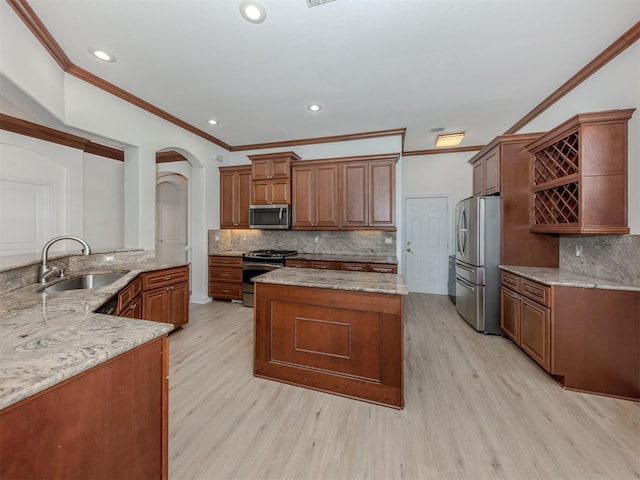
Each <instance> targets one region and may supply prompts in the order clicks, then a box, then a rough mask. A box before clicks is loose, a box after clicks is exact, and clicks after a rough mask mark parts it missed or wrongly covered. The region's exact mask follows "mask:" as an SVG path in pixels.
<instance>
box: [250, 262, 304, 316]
mask: <svg viewBox="0 0 640 480" xmlns="http://www.w3.org/2000/svg"><path fill="white" fill-rule="evenodd" d="M296 253H298V252H296V251H295V250H253V251H251V252H247V253H245V254H244V255H242V304H243V305H244V306H245V307H253V277H257V276H258V275H261V274H263V273H266V272H270V271H271V270H275V269H276V268H280V267H284V263H285V259H286V258H287V257H290V256H291V255H295V254H296Z"/></svg>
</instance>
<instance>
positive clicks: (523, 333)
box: [520, 297, 551, 371]
mask: <svg viewBox="0 0 640 480" xmlns="http://www.w3.org/2000/svg"><path fill="white" fill-rule="evenodd" d="M550 324H551V314H550V310H549V309H548V308H547V307H543V306H542V305H539V304H538V303H536V302H533V301H531V300H529V299H528V298H525V297H521V299H520V348H522V350H524V351H525V352H526V353H527V354H528V355H529V356H530V357H531V358H533V359H534V360H535V361H536V362H537V363H538V364H540V366H542V367H543V368H544V369H545V370H547V371H549V369H550V366H551V355H550V354H549V346H550V343H551V342H550V338H549V335H550Z"/></svg>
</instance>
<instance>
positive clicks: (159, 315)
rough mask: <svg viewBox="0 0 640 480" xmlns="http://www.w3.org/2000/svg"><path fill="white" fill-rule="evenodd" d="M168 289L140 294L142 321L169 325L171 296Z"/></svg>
mask: <svg viewBox="0 0 640 480" xmlns="http://www.w3.org/2000/svg"><path fill="white" fill-rule="evenodd" d="M167 288H169V287H162V288H156V289H154V290H149V291H147V292H143V293H142V319H143V320H153V321H154V322H164V323H171V321H170V317H171V311H170V309H171V296H170V294H169V290H167Z"/></svg>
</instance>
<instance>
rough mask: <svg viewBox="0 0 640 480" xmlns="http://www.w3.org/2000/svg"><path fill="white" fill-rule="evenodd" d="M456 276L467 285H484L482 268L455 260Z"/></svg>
mask: <svg viewBox="0 0 640 480" xmlns="http://www.w3.org/2000/svg"><path fill="white" fill-rule="evenodd" d="M456 275H457V276H458V277H460V278H462V279H464V280H466V281H467V282H469V283H473V284H475V285H485V269H484V267H476V266H474V265H469V264H468V263H464V262H461V261H460V260H456Z"/></svg>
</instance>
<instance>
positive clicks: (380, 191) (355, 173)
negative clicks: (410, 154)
mask: <svg viewBox="0 0 640 480" xmlns="http://www.w3.org/2000/svg"><path fill="white" fill-rule="evenodd" d="M395 166H396V159H393V160H390V159H384V160H375V161H373V160H371V161H362V162H348V163H344V164H343V165H342V188H341V191H342V225H343V227H346V228H358V229H360V228H375V229H395Z"/></svg>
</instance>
